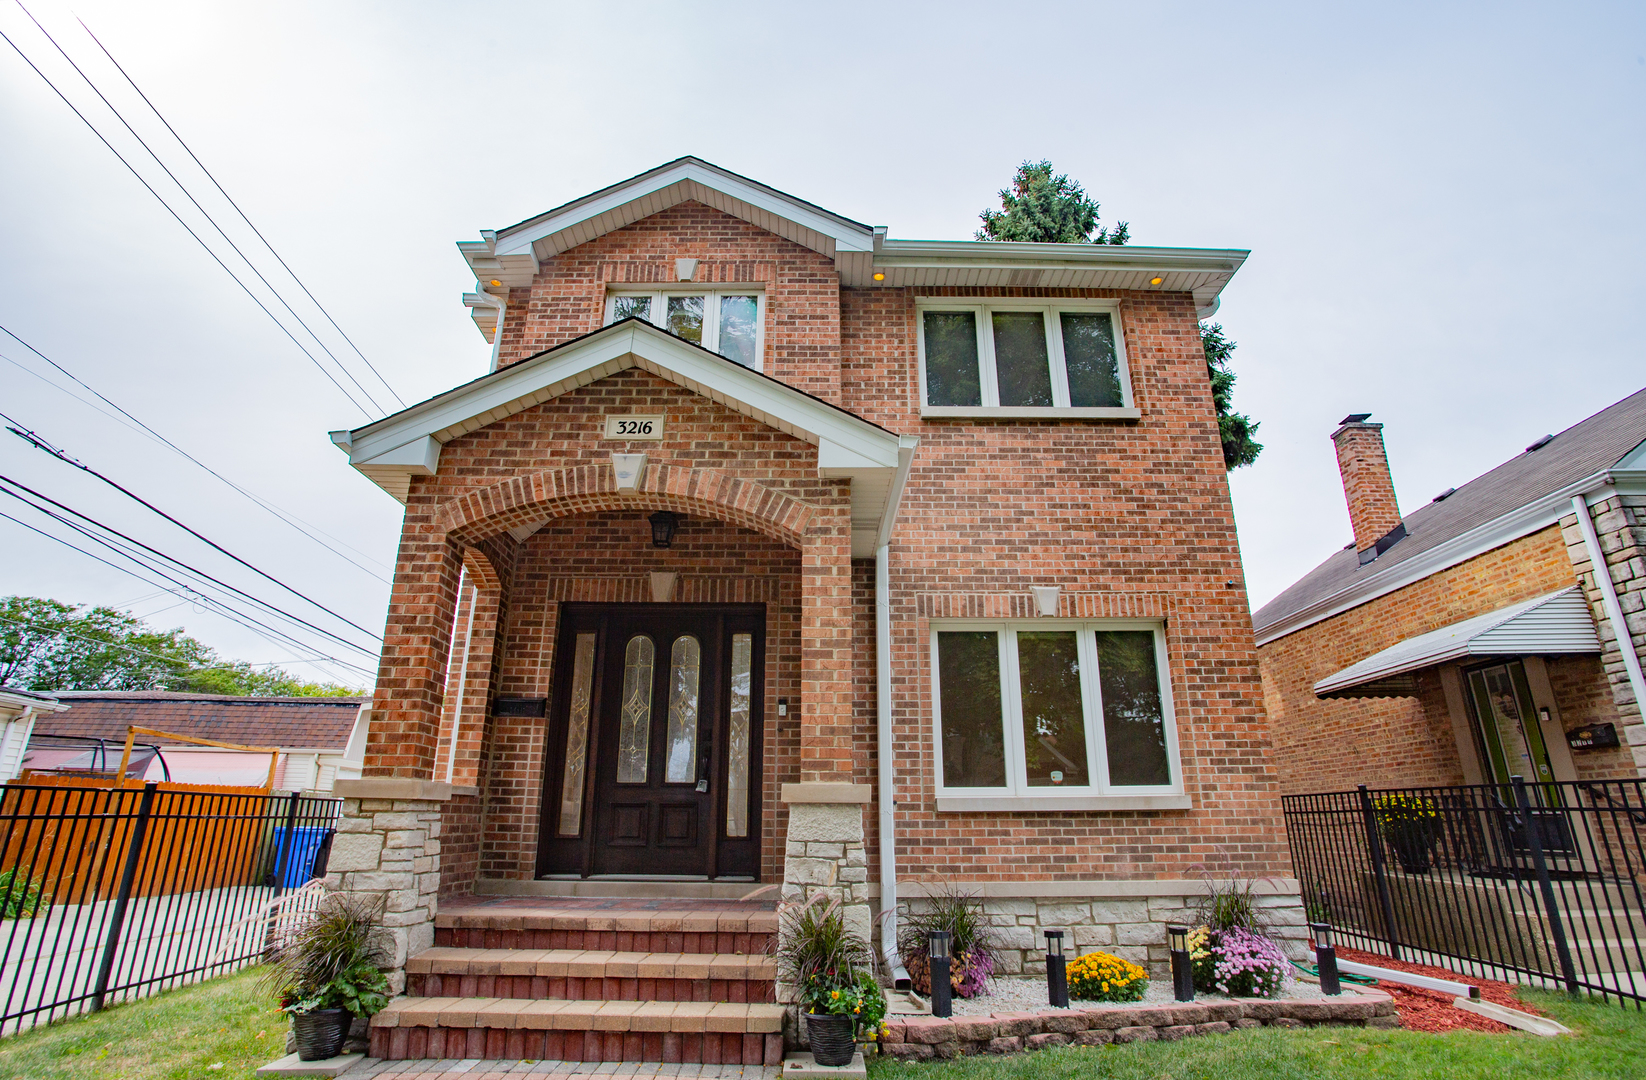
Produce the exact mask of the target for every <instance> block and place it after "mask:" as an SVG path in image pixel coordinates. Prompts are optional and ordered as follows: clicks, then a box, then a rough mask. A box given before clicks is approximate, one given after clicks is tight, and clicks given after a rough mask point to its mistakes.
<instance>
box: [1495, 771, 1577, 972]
mask: <svg viewBox="0 0 1646 1080" xmlns="http://www.w3.org/2000/svg"><path fill="white" fill-rule="evenodd" d="M1509 783H1510V785H1511V786H1513V788H1514V789H1515V806H1516V807H1517V808H1519V810H1520V822H1521V825H1520V827H1521V828H1523V829H1525V830H1526V846H1527V847H1529V848H1531V849H1532V866H1533V868H1534V869H1536V870H1537V888H1538V891H1539V892H1541V893H1542V894H1543V907H1544V910H1545V911H1547V912H1548V915H1549V929H1550V930H1551V931H1552V932H1553V933H1554V937H1555V955H1556V956H1557V957H1558V958H1559V960H1560V977H1561V979H1563V980H1564V981H1565V983H1566V992H1567V993H1568V994H1571V995H1572V996H1573V997H1576V996H1577V968H1576V966H1575V965H1574V964H1573V963H1572V949H1571V946H1570V945H1568V944H1567V942H1566V920H1565V919H1564V918H1563V917H1562V916H1561V913H1560V904H1559V903H1558V901H1557V900H1556V899H1555V884H1554V881H1553V880H1552V879H1550V877H1549V864H1548V862H1546V861H1545V860H1544V858H1543V838H1542V837H1541V836H1539V835H1538V834H1537V821H1536V819H1535V818H1533V817H1532V803H1531V799H1530V798H1529V797H1528V796H1527V794H1526V778H1525V777H1524V776H1511V777H1509Z"/></svg>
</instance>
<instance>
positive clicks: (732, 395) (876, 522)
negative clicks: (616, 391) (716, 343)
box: [331, 319, 920, 558]
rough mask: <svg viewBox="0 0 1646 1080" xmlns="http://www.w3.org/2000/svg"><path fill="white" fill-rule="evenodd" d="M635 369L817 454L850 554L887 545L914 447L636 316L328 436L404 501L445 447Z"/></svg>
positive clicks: (915, 441) (906, 440)
mask: <svg viewBox="0 0 1646 1080" xmlns="http://www.w3.org/2000/svg"><path fill="white" fill-rule="evenodd" d="M628 368H640V369H642V370H644V371H647V372H650V373H651V374H653V375H656V376H658V377H659V378H662V379H666V380H668V381H669V382H672V383H674V384H676V385H678V386H681V387H684V388H685V389H687V390H690V391H692V392H693V393H696V394H701V395H703V396H704V397H707V398H709V399H711V400H713V401H716V402H719V403H720V404H721V405H724V406H726V407H727V408H729V409H732V410H733V411H735V412H738V413H741V414H742V415H744V416H747V417H750V418H752V419H754V420H758V421H760V422H761V423H763V424H766V425H768V426H770V427H773V428H776V429H777V430H779V431H782V432H784V433H786V434H788V435H792V436H794V437H795V438H797V439H801V440H803V441H805V442H808V443H811V444H812V445H814V446H816V447H817V475H818V476H820V477H826V478H832V479H847V480H850V481H851V520H852V555H853V557H854V558H868V557H870V556H872V555H873V554H874V549H875V547H876V546H878V545H880V544H884V543H886V542H888V541H889V540H890V537H891V527H892V522H893V520H894V519H895V516H896V511H897V504H898V501H899V499H900V497H901V493H902V489H903V483H904V480H905V479H906V478H907V476H908V471H909V467H910V465H911V463H912V461H913V458H914V450H915V447H916V446H917V445H918V444H919V441H920V440H919V439H918V438H916V437H914V436H909V435H898V434H897V433H896V432H894V431H888V430H887V429H885V428H883V427H881V426H879V425H878V424H875V423H872V422H870V421H868V420H865V419H863V418H862V417H861V416H858V415H857V414H855V413H852V412H849V411H847V410H845V409H842V408H840V407H839V406H836V405H831V404H829V403H828V402H826V401H823V400H822V399H820V398H816V397H813V396H812V395H810V394H807V393H804V392H803V391H800V390H796V389H795V388H793V387H791V386H788V385H786V384H784V383H782V382H779V381H778V380H776V379H773V378H771V377H770V376H768V375H763V374H761V373H760V372H758V371H751V370H750V369H748V368H745V367H743V366H742V365H740V364H736V363H733V362H732V361H730V360H727V359H726V358H725V357H723V356H719V355H717V354H715V353H712V352H710V351H708V350H707V349H704V348H701V347H699V346H697V345H694V344H692V343H691V342H689V341H684V340H682V339H680V338H677V337H675V336H674V335H672V334H670V333H668V332H667V331H664V330H661V329H659V328H658V327H655V326H653V325H652V324H650V323H648V322H645V321H643V320H640V319H625V320H623V321H622V322H618V323H613V324H612V325H611V326H608V327H605V328H604V329H601V330H597V331H595V332H594V333H592V334H586V335H584V336H583V337H580V338H575V339H573V340H572V341H569V342H566V343H565V344H563V345H560V346H557V347H555V348H553V349H550V350H548V351H546V352H542V353H539V354H537V355H536V356H533V357H530V358H528V359H526V360H522V361H520V362H518V363H514V364H510V365H509V366H507V367H505V368H501V369H499V370H497V371H494V372H492V373H491V374H489V375H484V376H481V377H480V378H478V379H475V380H474V381H472V382H469V383H465V384H464V385H462V386H459V387H457V388H455V389H453V390H449V391H447V392H446V393H444V394H440V395H438V396H437V397H433V398H430V399H429V400H427V401H424V402H420V403H418V404H416V405H413V406H411V407H410V408H408V409H405V410H403V411H402V412H398V413H395V414H394V415H392V416H388V417H385V418H383V419H382V420H378V421H375V422H373V423H370V424H367V425H365V426H364V427H359V428H355V429H354V430H352V431H334V432H332V433H331V437H332V441H333V442H335V443H336V444H337V445H338V446H340V447H342V448H343V450H344V451H345V452H347V453H348V455H349V464H351V465H353V466H354V467H355V468H356V469H357V470H359V471H360V472H361V473H362V474H363V475H365V476H366V477H367V478H369V479H370V480H371V481H372V482H373V483H375V484H376V485H377V486H378V487H381V488H382V489H383V490H384V491H387V492H388V493H389V494H390V495H392V496H394V497H395V499H397V500H399V501H400V502H405V501H406V496H407V493H408V491H409V490H410V487H411V479H412V477H414V476H433V475H434V474H435V472H436V471H437V470H438V469H439V467H440V452H441V448H442V447H443V446H444V445H445V444H446V443H448V442H450V441H451V440H453V439H455V438H458V437H459V436H462V435H466V434H468V433H469V432H471V431H476V430H478V429H480V428H483V427H486V426H487V425H489V424H494V423H496V422H497V421H499V420H503V419H505V418H507V417H509V416H513V415H514V414H516V413H518V412H522V411H524V410H525V409H529V408H531V407H532V406H534V405H538V404H541V403H542V402H545V401H548V400H550V399H552V398H555V397H558V396H560V395H561V394H564V393H567V392H568V391H571V390H576V389H577V388H578V387H582V386H587V385H589V384H590V383H592V382H595V381H597V380H599V379H603V378H606V377H607V376H609V375H614V374H616V373H617V372H619V371H624V370H626V369H628ZM553 464H554V463H553V462H552V461H545V462H544V463H543V466H544V467H553ZM526 531H527V533H528V534H529V532H530V530H529V529H528V530H526Z"/></svg>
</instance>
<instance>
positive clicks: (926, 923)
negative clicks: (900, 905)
mask: <svg viewBox="0 0 1646 1080" xmlns="http://www.w3.org/2000/svg"><path fill="white" fill-rule="evenodd" d="M936 930H940V931H945V932H947V933H948V935H949V986H950V989H951V990H952V991H953V992H954V994H955V996H956V997H962V998H972V997H977V996H978V995H980V994H982V993H984V992H985V991H986V990H987V989H988V986H989V979H990V978H991V977H992V976H993V975H994V971H995V968H996V967H997V966H998V964H997V960H996V957H995V954H994V941H993V936H992V935H991V933H990V929H989V919H988V916H987V915H986V914H985V913H984V911H983V904H982V901H980V900H979V899H978V898H977V897H976V896H973V895H972V894H970V893H966V892H962V891H960V889H959V888H957V887H956V886H954V885H952V884H949V885H945V886H943V887H942V888H940V889H939V890H937V891H936V892H934V893H933V894H932V895H931V896H930V897H929V898H928V899H927V907H926V909H925V910H923V911H913V912H910V913H908V914H907V915H905V916H904V917H903V919H902V922H901V924H900V926H899V928H898V935H897V947H898V952H899V953H900V954H901V955H902V957H903V966H904V967H905V968H907V969H908V972H909V979H910V980H911V981H912V982H913V984H914V989H915V992H916V993H920V994H928V995H929V994H930V993H931V992H932V979H931V958H930V956H929V955H928V945H927V941H928V940H929V937H930V935H931V933H932V932H933V931H936Z"/></svg>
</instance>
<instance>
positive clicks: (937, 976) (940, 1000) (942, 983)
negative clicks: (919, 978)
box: [926, 930, 954, 1017]
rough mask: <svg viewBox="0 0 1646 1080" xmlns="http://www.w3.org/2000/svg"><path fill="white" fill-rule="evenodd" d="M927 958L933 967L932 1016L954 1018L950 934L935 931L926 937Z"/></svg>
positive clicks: (945, 931) (943, 931)
mask: <svg viewBox="0 0 1646 1080" xmlns="http://www.w3.org/2000/svg"><path fill="white" fill-rule="evenodd" d="M926 956H927V957H928V958H929V959H930V960H931V967H932V1015H933V1016H944V1017H947V1016H953V1015H954V1001H953V999H952V998H951V997H950V991H951V990H952V987H950V986H949V932H948V931H947V930H933V931H931V932H930V933H928V934H927V935H926Z"/></svg>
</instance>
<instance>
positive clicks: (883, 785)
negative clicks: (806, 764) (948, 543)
mask: <svg viewBox="0 0 1646 1080" xmlns="http://www.w3.org/2000/svg"><path fill="white" fill-rule="evenodd" d="M919 444H920V440H919V439H918V438H914V437H912V436H908V435H905V436H903V437H902V438H901V439H900V440H899V445H898V451H897V471H896V473H894V474H893V476H892V490H891V493H890V495H889V496H888V498H887V500H886V513H885V516H884V517H883V518H882V519H881V523H880V535H879V537H878V538H877V543H876V544H875V549H874V669H875V704H876V714H877V721H878V723H877V730H876V735H877V736H878V739H877V744H878V757H877V766H878V767H877V768H876V770H875V771H876V774H877V775H876V780H877V781H878V782H879V790H878V792H877V799H878V802H879V804H880V818H879V821H880V829H879V840H880V952H881V956H882V957H883V958H884V959H885V963H886V973H887V974H888V975H890V976H891V979H892V986H893V987H894V988H896V989H898V990H907V989H908V988H909V986H910V979H909V972H908V969H907V968H905V967H904V966H903V957H902V954H901V953H899V952H898V950H897V785H896V783H895V777H896V767H895V763H894V761H893V756H892V753H893V752H892V573H891V541H892V526H893V525H894V524H895V523H896V520H897V507H898V503H900V502H901V501H902V499H903V488H904V485H905V484H907V483H908V479H909V468H910V466H911V465H913V464H914V451H915V447H916V446H918V445H919Z"/></svg>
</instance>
